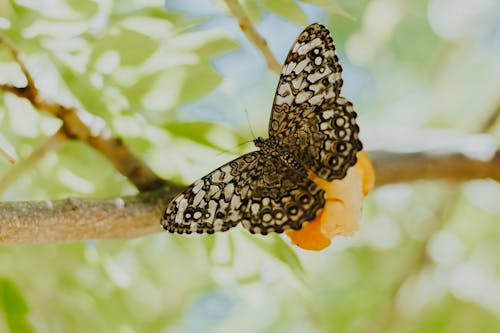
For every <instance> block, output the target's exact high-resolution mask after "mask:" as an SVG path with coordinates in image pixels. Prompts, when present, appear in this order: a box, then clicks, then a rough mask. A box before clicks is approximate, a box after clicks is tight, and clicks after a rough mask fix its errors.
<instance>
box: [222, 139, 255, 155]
mask: <svg viewBox="0 0 500 333" xmlns="http://www.w3.org/2000/svg"><path fill="white" fill-rule="evenodd" d="M250 142H252V141H245V142H242V143H240V144H239V145H236V146H234V147H232V148H230V149H231V150H229V149H228V150H226V149H222V150H221V151H220V152H219V153H218V154H217V155H216V156H217V157H219V156H220V155H222V154H234V152H233V151H232V150H233V149H235V148H239V147H241V146H243V145H246V144H248V143H250Z"/></svg>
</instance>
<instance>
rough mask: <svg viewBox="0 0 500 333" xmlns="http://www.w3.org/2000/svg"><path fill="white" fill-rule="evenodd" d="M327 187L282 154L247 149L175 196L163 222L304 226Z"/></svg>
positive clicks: (267, 228) (189, 228)
mask: <svg viewBox="0 0 500 333" xmlns="http://www.w3.org/2000/svg"><path fill="white" fill-rule="evenodd" d="M324 200H325V199H324V192H323V191H322V190H321V189H320V188H319V187H318V186H317V185H316V184H315V183H313V182H312V181H311V180H309V179H308V178H307V177H306V176H304V175H302V174H300V173H298V172H297V171H296V170H293V169H291V168H290V167H289V166H287V165H286V164H284V163H283V162H282V161H281V160H280V159H279V157H276V156H273V155H265V154H263V153H262V152H261V151H257V152H252V153H248V154H246V155H243V156H241V157H239V158H237V159H235V160H233V161H232V162H229V163H227V164H225V165H223V166H221V167H220V168H218V169H216V170H214V171H213V172H211V173H209V174H208V175H206V176H205V177H203V178H201V179H199V180H197V181H195V182H194V183H193V184H192V185H191V186H189V187H188V188H187V189H186V190H185V191H184V192H182V193H181V194H179V195H178V196H177V197H176V198H174V199H173V200H172V201H171V202H170V204H169V205H168V207H167V208H166V210H165V213H164V214H163V218H162V220H161V224H162V226H163V227H164V228H165V229H166V230H168V231H170V232H175V233H181V234H182V233H192V232H197V233H214V232H216V231H226V230H228V229H230V228H232V227H234V226H236V225H237V224H238V223H239V222H242V224H243V226H244V227H245V228H246V229H248V230H249V231H250V232H252V233H261V234H267V233H269V232H283V231H284V230H286V229H288V228H292V229H300V228H301V227H302V225H303V224H304V223H305V222H307V221H310V220H312V219H313V218H314V217H315V216H316V213H317V212H318V211H319V209H320V208H322V207H323V206H324Z"/></svg>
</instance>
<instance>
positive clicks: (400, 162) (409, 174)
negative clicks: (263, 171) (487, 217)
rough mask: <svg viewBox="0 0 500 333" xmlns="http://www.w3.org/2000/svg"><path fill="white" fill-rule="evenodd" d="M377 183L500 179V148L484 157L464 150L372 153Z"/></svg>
mask: <svg viewBox="0 0 500 333" xmlns="http://www.w3.org/2000/svg"><path fill="white" fill-rule="evenodd" d="M369 156H370V158H371V159H372V162H373V166H374V168H375V175H376V177H377V180H376V183H377V186H382V185H386V184H393V183H403V182H412V181H416V180H449V181H467V180H471V179H480V178H492V179H494V180H496V181H500V151H497V152H496V153H495V154H494V156H492V158H491V159H489V160H487V161H482V160H478V159H474V158H471V157H467V156H466V155H464V154H461V153H432V152H429V153H390V152H372V153H369Z"/></svg>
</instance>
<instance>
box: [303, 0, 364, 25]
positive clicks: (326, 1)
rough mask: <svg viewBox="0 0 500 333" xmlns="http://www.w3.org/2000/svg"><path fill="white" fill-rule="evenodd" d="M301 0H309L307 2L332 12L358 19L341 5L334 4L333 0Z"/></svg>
mask: <svg viewBox="0 0 500 333" xmlns="http://www.w3.org/2000/svg"><path fill="white" fill-rule="evenodd" d="M300 1H302V2H307V3H310V4H311V5H315V6H318V7H321V8H323V9H326V10H328V11H329V12H331V13H332V14H337V15H341V16H344V17H347V18H349V19H351V20H353V21H355V20H356V18H355V17H354V16H352V15H351V14H349V13H348V12H347V11H345V10H344V9H342V8H341V7H339V6H337V5H336V4H334V3H333V2H332V1H331V0H300Z"/></svg>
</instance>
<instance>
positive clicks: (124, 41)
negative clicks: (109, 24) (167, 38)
mask: <svg viewBox="0 0 500 333" xmlns="http://www.w3.org/2000/svg"><path fill="white" fill-rule="evenodd" d="M94 45H95V46H94V49H93V50H92V56H91V58H90V59H91V61H90V63H91V64H93V63H94V62H95V61H96V60H97V59H98V58H99V57H100V56H101V55H102V54H103V53H105V52H107V51H116V52H118V54H119V55H120V64H121V65H122V66H134V65H138V64H141V63H142V62H144V61H145V60H146V59H148V58H149V57H150V56H151V55H152V54H153V52H154V51H156V49H157V48H158V46H159V45H158V43H157V41H155V40H154V39H152V38H151V37H149V36H148V35H145V34H143V33H140V32H137V31H135V30H131V29H127V28H124V27H121V28H120V29H119V31H118V32H117V33H114V31H113V30H112V31H111V33H109V34H108V35H106V36H105V37H103V38H102V39H100V40H98V41H97V42H96V43H95V44H94Z"/></svg>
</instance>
